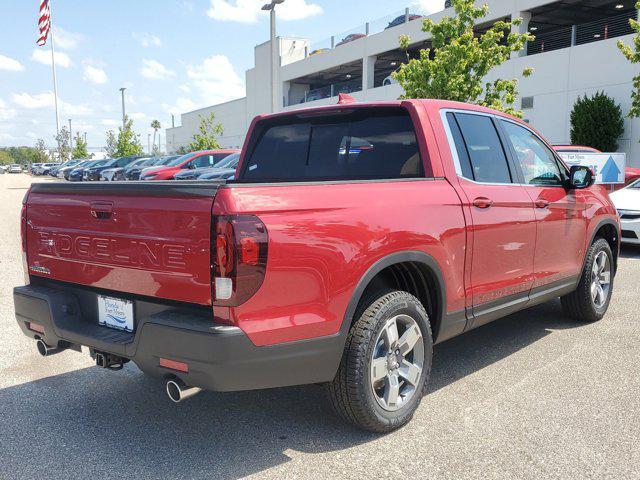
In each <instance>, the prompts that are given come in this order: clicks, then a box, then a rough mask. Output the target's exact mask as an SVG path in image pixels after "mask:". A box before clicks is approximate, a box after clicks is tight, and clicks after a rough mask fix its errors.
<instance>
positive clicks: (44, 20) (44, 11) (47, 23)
mask: <svg viewBox="0 0 640 480" xmlns="http://www.w3.org/2000/svg"><path fill="white" fill-rule="evenodd" d="M38 28H39V29H40V37H38V41H37V42H36V43H37V44H38V45H40V46H43V45H44V44H45V43H47V37H48V36H49V31H50V30H51V10H49V0H40V16H39V17H38Z"/></svg>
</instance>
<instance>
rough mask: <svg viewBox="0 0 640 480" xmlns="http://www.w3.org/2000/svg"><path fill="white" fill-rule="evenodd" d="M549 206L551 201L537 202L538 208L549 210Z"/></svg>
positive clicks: (539, 200)
mask: <svg viewBox="0 0 640 480" xmlns="http://www.w3.org/2000/svg"><path fill="white" fill-rule="evenodd" d="M548 206H549V200H545V199H543V198H539V199H538V200H536V208H547V207H548Z"/></svg>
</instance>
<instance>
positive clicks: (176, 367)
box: [160, 358, 189, 373]
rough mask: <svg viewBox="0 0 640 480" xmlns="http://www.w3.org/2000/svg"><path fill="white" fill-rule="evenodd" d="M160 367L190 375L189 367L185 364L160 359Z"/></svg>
mask: <svg viewBox="0 0 640 480" xmlns="http://www.w3.org/2000/svg"><path fill="white" fill-rule="evenodd" d="M160 366H161V367H164V368H170V369H171V370H177V371H179V372H184V373H189V365H187V364H186V363H184V362H178V361H176V360H169V359H168V358H160Z"/></svg>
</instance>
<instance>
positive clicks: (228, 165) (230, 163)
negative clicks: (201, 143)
mask: <svg viewBox="0 0 640 480" xmlns="http://www.w3.org/2000/svg"><path fill="white" fill-rule="evenodd" d="M239 160H240V154H239V153H232V154H231V155H229V156H227V157H225V158H223V159H222V160H220V161H219V162H218V163H216V164H215V165H214V166H213V167H206V168H196V169H193V170H192V169H187V170H184V171H183V172H180V173H176V174H175V175H174V177H173V178H174V179H175V180H197V179H199V178H202V179H203V180H212V179H215V178H226V177H227V176H229V174H234V173H235V171H236V167H237V166H238V161H239Z"/></svg>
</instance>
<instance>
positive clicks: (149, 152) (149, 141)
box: [147, 133, 151, 155]
mask: <svg viewBox="0 0 640 480" xmlns="http://www.w3.org/2000/svg"><path fill="white" fill-rule="evenodd" d="M147 153H148V154H149V155H151V134H150V133H147Z"/></svg>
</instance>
